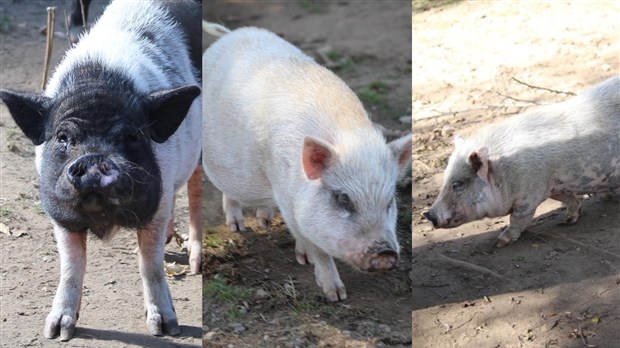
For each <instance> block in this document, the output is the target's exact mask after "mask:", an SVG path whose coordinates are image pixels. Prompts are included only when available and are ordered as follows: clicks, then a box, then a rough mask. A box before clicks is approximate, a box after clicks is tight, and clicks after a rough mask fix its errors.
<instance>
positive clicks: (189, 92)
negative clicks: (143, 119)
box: [147, 86, 200, 143]
mask: <svg viewBox="0 0 620 348" xmlns="http://www.w3.org/2000/svg"><path fill="white" fill-rule="evenodd" d="M199 94H200V88H199V87H198V86H183V87H179V88H175V89H170V90H165V91H158V92H153V93H151V94H150V95H149V96H148V101H147V107H148V111H149V121H150V122H149V123H150V130H151V139H153V140H154V141H155V142H158V143H163V142H164V141H166V140H168V138H169V137H170V136H171V135H172V134H174V132H176V130H177V128H179V126H180V125H181V122H183V120H184V119H185V116H187V112H188V111H189V108H190V106H192V103H193V102H194V99H196V97H197V96H198V95H199Z"/></svg>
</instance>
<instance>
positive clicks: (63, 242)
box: [43, 224, 86, 341]
mask: <svg viewBox="0 0 620 348" xmlns="http://www.w3.org/2000/svg"><path fill="white" fill-rule="evenodd" d="M54 236H55V238H56V244H57V245H58V254H59V255H60V282H59V284H58V289H57V290H56V296H54V302H53V304H52V310H51V311H50V313H49V314H48V316H47V318H46V319H45V329H44V331H43V335H44V336H45V337H47V338H54V337H56V336H58V334H59V333H60V340H61V341H68V340H69V339H71V337H73V334H74V332H75V323H76V321H77V319H78V317H79V313H80V303H81V302H82V284H83V281H84V272H85V271H86V233H82V232H69V231H67V230H65V229H63V228H61V227H59V226H57V225H56V224H54Z"/></svg>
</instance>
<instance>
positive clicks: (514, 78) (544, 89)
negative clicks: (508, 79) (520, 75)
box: [512, 77, 576, 95]
mask: <svg viewBox="0 0 620 348" xmlns="http://www.w3.org/2000/svg"><path fill="white" fill-rule="evenodd" d="M512 79H513V80H515V81H516V82H518V83H520V84H522V85H525V86H528V87H529V88H535V89H542V90H543V91H549V92H553V93H558V94H567V95H576V94H575V93H573V92H564V91H556V90H555V89H549V88H545V87H538V86H533V85H530V84H529V83H525V82H523V81H519V80H518V79H517V78H516V77H513V78H512Z"/></svg>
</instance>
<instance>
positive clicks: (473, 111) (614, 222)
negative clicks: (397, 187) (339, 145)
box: [412, 1, 620, 347]
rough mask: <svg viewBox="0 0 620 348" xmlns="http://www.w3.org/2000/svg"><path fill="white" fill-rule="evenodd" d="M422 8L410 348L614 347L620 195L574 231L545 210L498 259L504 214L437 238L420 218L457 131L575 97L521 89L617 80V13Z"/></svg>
mask: <svg viewBox="0 0 620 348" xmlns="http://www.w3.org/2000/svg"><path fill="white" fill-rule="evenodd" d="M425 3H428V2H425ZM415 5H416V4H414V6H415ZM417 5H418V6H416V7H415V9H420V11H419V12H414V16H413V41H414V54H413V92H414V93H413V115H414V162H413V182H414V188H413V197H414V204H413V245H414V251H413V255H414V258H413V299H414V300H413V309H414V310H413V313H412V329H413V342H414V346H415V347H475V346H478V347H611V346H617V344H618V342H620V332H619V331H618V327H620V275H619V272H620V202H618V199H617V198H616V199H611V200H609V199H604V198H603V197H591V198H585V199H584V201H583V215H582V217H581V219H580V220H579V222H578V223H577V224H575V225H572V226H559V225H558V224H559V223H560V222H562V221H564V210H563V209H562V208H560V205H559V204H558V203H557V202H554V201H547V202H545V203H544V204H543V205H542V206H541V207H539V209H538V212H537V213H538V214H537V216H538V217H537V218H535V220H534V222H533V223H532V224H531V225H530V227H529V228H528V230H527V231H526V232H525V233H524V235H522V237H521V238H520V239H519V240H518V241H517V242H516V243H514V244H513V245H510V246H508V247H505V248H503V249H494V248H493V246H492V244H493V241H494V239H495V238H496V237H497V235H498V233H499V232H500V230H501V228H502V227H503V226H505V225H506V224H507V223H508V218H507V217H504V218H497V219H485V220H483V221H478V222H474V223H469V224H465V225H463V226H460V227H458V228H455V229H451V230H432V228H431V226H430V224H429V223H428V222H427V221H426V220H424V219H423V218H422V216H421V213H422V212H423V211H424V210H425V209H428V207H430V205H431V204H432V202H433V201H434V199H435V197H436V196H437V193H438V191H439V187H440V185H441V180H442V177H443V175H442V172H443V170H444V168H445V166H446V163H447V158H448V156H449V154H450V153H451V151H452V138H453V136H454V134H457V133H465V134H466V133H468V132H470V131H474V130H476V129H477V128H478V127H480V126H481V125H483V124H487V123H490V122H493V121H497V120H501V119H504V118H507V117H510V116H511V115H512V114H515V113H518V112H521V111H525V110H529V109H532V108H535V107H536V106H537V105H536V104H549V103H553V102H557V101H561V100H565V99H567V98H569V97H570V96H569V95H567V94H564V93H554V92H550V91H545V90H541V89H537V88H532V87H528V86H526V85H524V84H521V83H519V82H517V81H516V80H514V79H513V78H516V79H517V80H519V81H522V82H525V83H528V84H530V85H532V86H536V87H546V88H549V89H553V90H556V91H566V92H573V93H579V92H581V91H583V90H585V89H587V88H588V87H590V86H592V85H595V84H597V83H599V82H601V81H603V80H604V79H606V78H607V77H609V76H612V75H614V74H618V72H619V58H620V46H619V44H620V37H619V34H620V28H619V24H620V22H618V18H619V17H618V16H619V14H620V7H619V6H620V4H618V3H617V2H612V1H597V2H587V3H585V2H581V3H577V2H575V3H565V2H546V3H541V2H507V1H506V2H459V3H452V4H448V5H445V6H440V7H435V8H431V9H428V10H425V11H422V10H421V9H422V8H423V7H425V6H422V5H424V4H423V3H422V2H418V3H417ZM426 7H428V6H426ZM541 134H544V130H541ZM542 136H544V135H542ZM459 261H462V262H459ZM473 266H479V267H482V268H475V267H473Z"/></svg>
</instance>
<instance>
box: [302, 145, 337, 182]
mask: <svg viewBox="0 0 620 348" xmlns="http://www.w3.org/2000/svg"><path fill="white" fill-rule="evenodd" d="M301 159H302V161H301V162H302V165H303V168H304V173H306V176H307V177H308V179H310V180H316V179H319V178H320V177H321V176H322V175H323V171H324V170H325V169H326V168H327V167H329V166H330V165H332V164H333V163H334V162H335V161H336V151H335V150H334V148H333V147H332V146H331V145H330V144H328V143H326V142H324V141H322V140H319V139H317V138H313V137H310V136H307V137H305V138H304V148H303V150H302V153H301Z"/></svg>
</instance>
